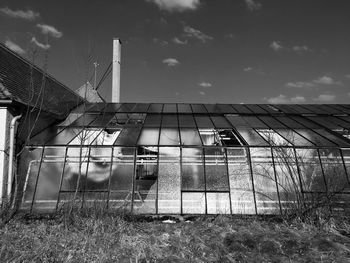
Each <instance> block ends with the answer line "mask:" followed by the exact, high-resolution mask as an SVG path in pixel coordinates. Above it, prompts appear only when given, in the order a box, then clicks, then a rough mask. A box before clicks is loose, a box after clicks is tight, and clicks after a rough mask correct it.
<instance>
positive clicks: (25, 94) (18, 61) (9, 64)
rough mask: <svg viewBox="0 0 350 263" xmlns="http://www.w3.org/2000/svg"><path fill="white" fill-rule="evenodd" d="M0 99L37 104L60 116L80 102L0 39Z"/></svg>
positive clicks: (71, 92)
mask: <svg viewBox="0 0 350 263" xmlns="http://www.w3.org/2000/svg"><path fill="white" fill-rule="evenodd" d="M31 83H32V85H31ZM0 99H2V100H6V99H9V100H13V101H16V102H18V103H21V104H24V105H29V106H31V107H33V108H37V109H38V108H40V109H41V110H43V111H46V112H48V113H50V114H53V115H55V116H57V117H60V118H62V117H65V116H66V115H68V114H69V112H70V111H71V110H72V109H73V108H75V107H76V106H78V105H79V104H81V103H83V102H84V100H83V99H82V98H81V97H79V96H78V95H77V94H75V93H74V92H73V91H72V90H70V89H69V88H68V87H66V86H65V85H63V84H62V83H60V82H59V81H57V80H56V79H55V78H53V77H52V76H50V75H49V74H47V73H46V72H44V71H43V70H41V69H40V68H38V67H36V66H35V65H33V63H31V62H29V61H27V60H26V59H24V58H23V57H21V56H19V55H18V54H16V53H15V52H13V51H11V50H10V49H8V48H7V47H6V46H4V45H3V44H2V43H0Z"/></svg>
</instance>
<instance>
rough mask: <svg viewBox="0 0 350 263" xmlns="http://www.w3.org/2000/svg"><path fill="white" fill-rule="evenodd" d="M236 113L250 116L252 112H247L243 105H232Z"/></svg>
mask: <svg viewBox="0 0 350 263" xmlns="http://www.w3.org/2000/svg"><path fill="white" fill-rule="evenodd" d="M231 106H232V107H233V108H234V109H235V110H236V111H237V112H238V113H243V114H251V113H252V111H251V110H249V109H248V108H247V107H245V105H243V104H232V105H231Z"/></svg>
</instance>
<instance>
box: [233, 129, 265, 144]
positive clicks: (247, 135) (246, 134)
mask: <svg viewBox="0 0 350 263" xmlns="http://www.w3.org/2000/svg"><path fill="white" fill-rule="evenodd" d="M236 130H237V131H238V132H239V134H240V135H241V136H242V137H243V139H244V140H245V141H246V142H247V143H248V145H251V146H268V145H269V144H268V143H267V142H266V141H265V140H264V139H263V138H262V137H261V136H260V135H259V134H258V133H257V132H256V131H255V130H253V129H251V128H245V127H238V128H237V129H236Z"/></svg>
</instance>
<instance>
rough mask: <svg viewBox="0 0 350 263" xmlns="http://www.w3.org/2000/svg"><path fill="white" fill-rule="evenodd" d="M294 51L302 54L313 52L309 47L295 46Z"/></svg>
mask: <svg viewBox="0 0 350 263" xmlns="http://www.w3.org/2000/svg"><path fill="white" fill-rule="evenodd" d="M292 50H293V51H295V52H298V53H302V52H308V51H311V49H310V48H309V47H308V46H305V45H304V46H294V47H292Z"/></svg>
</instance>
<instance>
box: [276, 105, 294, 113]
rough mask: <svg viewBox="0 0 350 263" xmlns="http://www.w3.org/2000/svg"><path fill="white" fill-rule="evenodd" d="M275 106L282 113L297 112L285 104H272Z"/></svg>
mask: <svg viewBox="0 0 350 263" xmlns="http://www.w3.org/2000/svg"><path fill="white" fill-rule="evenodd" d="M273 106H274V107H275V108H277V109H279V110H281V111H282V112H284V113H287V114H288V113H292V114H293V113H298V112H297V111H296V110H294V109H293V108H292V107H290V106H287V105H281V104H279V105H275V104H274V105H273Z"/></svg>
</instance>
